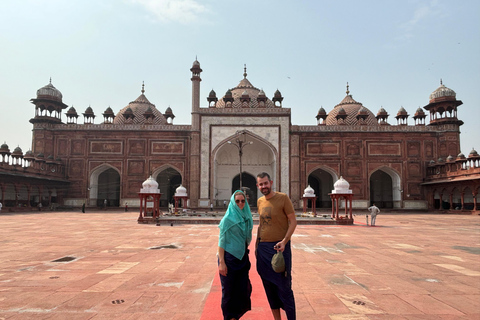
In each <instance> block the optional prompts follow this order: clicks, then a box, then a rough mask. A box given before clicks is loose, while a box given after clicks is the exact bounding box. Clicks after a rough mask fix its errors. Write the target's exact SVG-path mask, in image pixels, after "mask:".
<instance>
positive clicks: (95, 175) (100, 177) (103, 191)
mask: <svg viewBox="0 0 480 320" xmlns="http://www.w3.org/2000/svg"><path fill="white" fill-rule="evenodd" d="M89 190H90V195H89V196H90V205H96V206H97V207H103V206H104V203H105V200H107V201H106V205H107V207H118V206H120V173H119V172H118V170H117V169H116V168H114V167H112V166H110V165H102V166H100V167H98V168H96V169H95V170H94V171H93V172H92V173H91V175H90V187H89Z"/></svg>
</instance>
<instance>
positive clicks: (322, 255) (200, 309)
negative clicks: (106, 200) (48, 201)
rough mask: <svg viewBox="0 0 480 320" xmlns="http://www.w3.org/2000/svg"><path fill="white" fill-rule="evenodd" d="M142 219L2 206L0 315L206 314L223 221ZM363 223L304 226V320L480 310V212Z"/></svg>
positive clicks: (300, 263) (296, 282)
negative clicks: (8, 209)
mask: <svg viewBox="0 0 480 320" xmlns="http://www.w3.org/2000/svg"><path fill="white" fill-rule="evenodd" d="M137 217H138V213H136V212H110V211H109V212H91V213H85V214H82V213H78V212H53V213H52V212H45V213H43V212H42V213H21V214H3V213H2V215H0V320H3V319H8V320H11V319H12V320H13V319H95V320H97V319H102V320H104V319H107V320H108V319H128V320H133V319H165V320H169V319H172V320H181V319H192V320H193V319H200V318H201V317H202V314H203V313H204V311H205V308H206V307H207V308H211V307H212V306H208V305H207V306H206V301H207V300H208V297H209V295H210V293H211V289H212V283H213V280H214V277H215V276H216V274H217V266H216V257H215V254H216V248H217V241H218V229H217V227H216V226H215V225H202V224H189V225H187V224H185V225H174V226H173V227H172V226H155V225H144V224H137V222H136V219H137ZM359 220H360V221H358V224H356V225H354V226H322V225H300V226H298V228H297V230H296V232H295V235H294V237H293V240H292V245H293V263H294V266H293V288H294V292H295V298H296V302H297V315H298V316H297V318H298V319H299V320H308V319H315V320H318V319H320V320H322V319H330V320H339V319H349V320H367V319H394V320H396V319H432V320H433V319H471V320H473V319H480V217H479V216H474V215H434V214H384V215H379V216H378V218H377V225H378V226H376V227H367V226H365V225H364V222H365V221H364V220H363V218H362V217H361V218H360V219H359ZM252 272H256V271H255V268H254V267H253V268H252ZM254 290H257V291H258V290H263V289H262V288H261V287H258V286H256V287H254ZM256 296H262V295H256ZM218 304H220V301H218ZM210 311H211V310H210ZM221 318H222V317H221V314H218V315H217V316H216V318H213V320H215V319H221ZM245 318H247V317H245ZM263 319H264V318H263ZM267 319H268V318H267Z"/></svg>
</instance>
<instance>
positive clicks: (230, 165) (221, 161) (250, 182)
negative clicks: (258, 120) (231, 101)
mask: <svg viewBox="0 0 480 320" xmlns="http://www.w3.org/2000/svg"><path fill="white" fill-rule="evenodd" d="M244 133H245V137H244V138H245V141H246V145H245V146H244V148H243V153H242V185H243V186H244V187H248V188H249V192H248V193H249V198H250V201H249V204H250V205H251V206H253V207H256V206H257V201H256V199H258V198H259V197H260V196H261V195H262V194H261V193H259V192H260V191H259V190H258V188H257V186H256V177H257V174H258V173H260V172H267V173H268V174H269V175H270V177H271V178H272V179H273V182H274V190H277V187H276V186H277V183H278V181H277V177H276V173H277V150H276V149H275V147H274V146H273V145H272V144H271V143H269V142H268V141H266V140H265V139H263V138H261V137H259V136H257V135H255V134H254V133H252V132H250V131H248V130H246V131H244ZM235 138H236V135H232V136H230V137H227V138H226V139H224V140H223V141H222V142H220V143H219V144H218V145H217V147H216V148H215V149H214V150H213V152H212V168H213V170H212V171H211V172H212V175H211V181H212V182H213V183H212V190H211V200H212V201H213V204H214V205H215V206H219V207H222V206H223V203H224V201H226V202H227V203H228V202H229V201H230V197H231V195H232V192H233V191H235V190H237V189H238V187H239V185H240V182H239V180H240V155H239V149H238V147H236V146H235V145H233V144H231V143H228V142H229V141H235ZM250 142H251V143H250Z"/></svg>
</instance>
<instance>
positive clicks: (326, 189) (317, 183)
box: [307, 167, 338, 208]
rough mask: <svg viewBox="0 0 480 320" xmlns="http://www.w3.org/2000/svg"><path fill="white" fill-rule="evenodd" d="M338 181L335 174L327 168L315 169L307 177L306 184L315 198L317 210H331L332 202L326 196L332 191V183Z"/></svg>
mask: <svg viewBox="0 0 480 320" xmlns="http://www.w3.org/2000/svg"><path fill="white" fill-rule="evenodd" d="M337 180H338V176H337V174H336V173H335V172H334V171H333V170H331V169H330V168H327V167H320V168H318V169H315V170H314V171H312V172H311V173H310V174H309V175H308V179H307V183H308V185H309V186H310V187H311V188H312V189H313V190H314V191H315V195H316V196H317V202H316V207H317V208H331V207H332V200H331V198H330V196H329V195H328V194H329V193H330V192H332V190H333V183H334V181H337ZM309 207H311V204H310V203H309Z"/></svg>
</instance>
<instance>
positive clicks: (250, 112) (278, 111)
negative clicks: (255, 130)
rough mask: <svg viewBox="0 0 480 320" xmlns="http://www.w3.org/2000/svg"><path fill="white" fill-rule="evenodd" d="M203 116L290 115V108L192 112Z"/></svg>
mask: <svg viewBox="0 0 480 320" xmlns="http://www.w3.org/2000/svg"><path fill="white" fill-rule="evenodd" d="M193 113H196V114H202V115H227V114H228V115H233V114H239V115H244V114H248V115H269V116H270V115H282V116H287V115H290V113H291V109H290V108H277V107H275V108H200V109H199V110H198V111H194V112H192V114H193Z"/></svg>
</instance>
